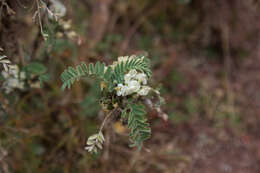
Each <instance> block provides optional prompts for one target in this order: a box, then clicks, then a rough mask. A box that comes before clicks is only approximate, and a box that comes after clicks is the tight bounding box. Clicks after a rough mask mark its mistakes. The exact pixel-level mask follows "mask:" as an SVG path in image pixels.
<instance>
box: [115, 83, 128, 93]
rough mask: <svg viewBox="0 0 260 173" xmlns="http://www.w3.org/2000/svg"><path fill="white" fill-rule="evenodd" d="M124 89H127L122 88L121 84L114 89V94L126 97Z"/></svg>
mask: <svg viewBox="0 0 260 173" xmlns="http://www.w3.org/2000/svg"><path fill="white" fill-rule="evenodd" d="M126 89H127V87H126V86H124V85H123V84H118V85H117V87H116V91H117V92H116V94H117V95H118V96H126Z"/></svg>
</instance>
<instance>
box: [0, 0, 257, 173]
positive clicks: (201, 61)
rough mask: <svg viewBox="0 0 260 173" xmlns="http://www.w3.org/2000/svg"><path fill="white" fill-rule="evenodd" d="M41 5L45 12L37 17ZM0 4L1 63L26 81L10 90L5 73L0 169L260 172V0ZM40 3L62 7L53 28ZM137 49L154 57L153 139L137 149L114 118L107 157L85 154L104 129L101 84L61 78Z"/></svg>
mask: <svg viewBox="0 0 260 173" xmlns="http://www.w3.org/2000/svg"><path fill="white" fill-rule="evenodd" d="M38 2H40V3H42V2H44V3H45V4H46V7H43V6H40V13H37V10H39V9H38V7H39V6H37V3H38ZM0 5H1V6H0V15H1V17H0V47H1V51H0V55H2V56H3V55H5V56H7V58H8V59H9V60H10V61H11V62H12V63H13V64H17V65H18V66H19V69H20V70H21V71H24V72H25V73H26V75H25V77H23V79H22V78H21V77H20V78H19V80H23V84H24V86H23V87H13V88H11V91H9V90H10V82H6V81H7V80H8V78H6V77H5V75H4V73H3V72H2V74H1V77H0V85H1V92H0V172H3V173H12V172H15V173H36V172H37V173H46V172H48V173H61V172H62V173H63V172H64V173H69V172H73V173H83V172H84V173H87V172H88V173H122V172H123V173H148V172H149V173H225V172H226V173H257V172H260V166H259V165H260V148H259V146H260V138H259V137H260V136H259V134H260V117H259V116H260V92H259V89H260V22H259V21H260V20H259V19H260V1H258V0H244V1H242V0H228V1H227V0H218V1H204V0H77V1H75V0H64V1H62V0H45V1H44V0H42V1H41V0H0ZM47 7H48V9H50V10H52V9H55V8H56V7H59V9H60V12H61V15H62V18H61V19H60V20H58V22H55V21H50V20H49V19H50V18H52V17H51V15H50V14H49V12H48V11H47ZM39 14H40V15H39ZM39 16H40V19H39ZM40 21H41V22H40ZM40 25H42V32H41V29H40V28H41V26H40ZM43 33H44V34H46V35H45V36H46V41H44V39H43ZM140 53H146V54H147V55H148V57H149V58H150V60H151V63H152V71H153V80H154V81H152V83H153V85H154V86H156V87H159V88H160V91H161V94H162V96H163V97H164V98H165V100H166V104H165V105H164V106H163V110H164V111H165V112H166V113H167V114H168V115H169V119H168V120H167V121H165V120H162V119H161V118H160V117H159V116H158V115H157V114H156V112H154V111H151V112H149V113H148V119H149V122H150V123H151V124H152V137H151V139H149V140H148V141H147V142H146V143H145V145H144V146H145V148H144V149H143V150H141V151H138V150H136V148H130V147H129V146H128V144H129V141H128V136H127V129H126V128H125V127H123V126H122V125H121V124H120V123H117V122H112V123H111V124H110V125H109V126H108V127H107V128H106V130H105V136H106V139H107V141H106V144H105V148H104V150H103V151H102V152H100V153H98V154H96V155H91V154H89V153H87V152H86V151H84V145H85V142H86V139H87V137H88V136H89V135H91V134H93V133H95V132H96V131H97V129H98V127H99V125H100V124H101V122H102V116H100V115H101V113H100V107H99V105H98V98H99V94H100V93H99V86H98V85H97V84H95V82H94V81H93V80H90V79H84V80H81V81H80V82H76V84H75V85H74V86H73V87H72V89H70V90H66V91H65V92H62V91H61V89H60V88H61V85H62V83H61V80H60V74H61V73H62V72H63V70H64V69H65V68H66V67H67V66H69V65H70V66H75V65H77V64H79V63H80V62H81V61H85V62H86V63H89V62H96V61H97V60H99V61H104V62H106V63H111V62H112V61H114V60H116V59H117V57H118V56H122V55H131V54H140ZM0 68H1V71H2V70H3V68H2V67H0ZM20 74H21V73H20ZM17 85H18V84H17ZM8 87H9V88H8ZM8 89H9V90H8Z"/></svg>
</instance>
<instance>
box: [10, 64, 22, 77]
mask: <svg viewBox="0 0 260 173" xmlns="http://www.w3.org/2000/svg"><path fill="white" fill-rule="evenodd" d="M8 73H9V74H10V75H13V76H14V77H15V78H18V74H19V67H18V65H10V66H9V70H8Z"/></svg>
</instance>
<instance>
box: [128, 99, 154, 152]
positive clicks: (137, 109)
mask: <svg viewBox="0 0 260 173" xmlns="http://www.w3.org/2000/svg"><path fill="white" fill-rule="evenodd" d="M129 108H130V112H129V114H128V128H129V129H130V137H131V139H132V140H133V144H132V145H131V146H132V147H135V146H138V147H139V148H141V147H142V144H143V141H145V140H147V139H148V138H150V136H151V129H150V127H149V123H147V119H146V117H145V115H146V112H145V107H144V106H143V105H141V104H130V105H129ZM125 113H126V112H124V114H125Z"/></svg>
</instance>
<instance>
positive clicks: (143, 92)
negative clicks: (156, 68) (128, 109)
mask: <svg viewBox="0 0 260 173" xmlns="http://www.w3.org/2000/svg"><path fill="white" fill-rule="evenodd" d="M150 89H151V88H150V87H148V86H143V87H142V88H141V89H140V90H139V91H138V93H137V94H139V95H141V96H146V95H147V94H148V93H149V91H150Z"/></svg>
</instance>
